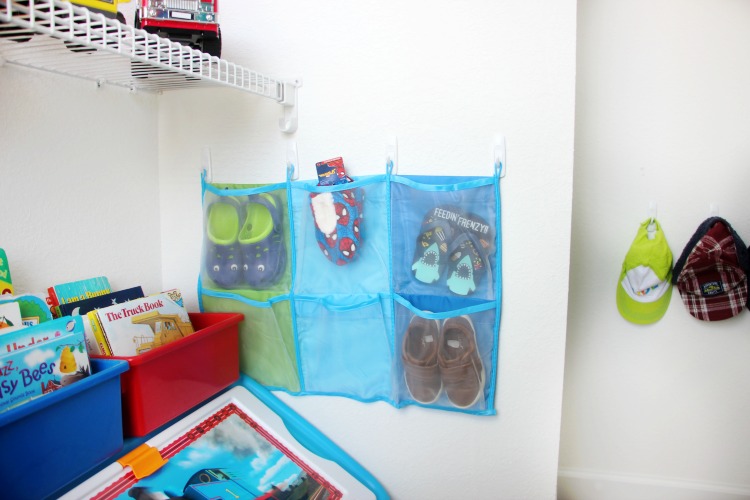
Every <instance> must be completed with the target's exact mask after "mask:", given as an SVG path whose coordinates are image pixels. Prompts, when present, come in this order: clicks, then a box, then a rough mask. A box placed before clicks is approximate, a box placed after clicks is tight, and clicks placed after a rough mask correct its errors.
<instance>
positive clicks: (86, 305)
mask: <svg viewBox="0 0 750 500" xmlns="http://www.w3.org/2000/svg"><path fill="white" fill-rule="evenodd" d="M144 296H145V294H144V293H143V288H141V287H140V286H134V287H132V288H126V289H125V290H117V291H114V292H109V293H105V294H104V295H98V296H96V297H91V298H90V299H83V300H76V301H74V302H68V303H67V304H60V314H62V315H63V316H83V315H84V314H86V313H88V312H90V311H93V310H95V309H101V308H102V307H109V306H114V305H117V304H122V303H124V302H127V301H129V300H133V299H140V298H141V297H144Z"/></svg>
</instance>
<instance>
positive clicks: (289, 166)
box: [286, 141, 299, 181]
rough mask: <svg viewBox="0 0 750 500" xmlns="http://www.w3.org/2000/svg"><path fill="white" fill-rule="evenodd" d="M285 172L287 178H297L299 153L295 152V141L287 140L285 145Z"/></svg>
mask: <svg viewBox="0 0 750 500" xmlns="http://www.w3.org/2000/svg"><path fill="white" fill-rule="evenodd" d="M286 173H287V177H288V178H289V180H292V181H293V180H296V179H298V178H299V155H298V153H297V143H296V142H294V141H289V143H288V144H287V146H286Z"/></svg>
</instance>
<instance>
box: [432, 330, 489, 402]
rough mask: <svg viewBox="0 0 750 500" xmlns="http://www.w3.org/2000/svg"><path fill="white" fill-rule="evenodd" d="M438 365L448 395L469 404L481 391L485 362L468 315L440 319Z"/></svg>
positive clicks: (454, 400) (450, 398) (479, 395)
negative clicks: (441, 323)
mask: <svg viewBox="0 0 750 500" xmlns="http://www.w3.org/2000/svg"><path fill="white" fill-rule="evenodd" d="M438 366H439V367H440V376H441V378H442V380H443V386H444V387H445V392H446V394H447V395H448V399H449V400H450V402H451V403H453V405H454V406H456V407H458V408H468V407H470V406H472V405H473V404H474V403H476V402H477V401H478V400H479V398H480V397H481V396H482V395H483V394H484V365H482V360H481V358H480V357H479V352H478V350H477V336H476V332H475V331H474V325H473V324H472V323H471V320H470V319H469V318H468V316H459V317H456V318H448V319H446V320H445V322H443V329H442V331H441V333H440V349H439V350H438Z"/></svg>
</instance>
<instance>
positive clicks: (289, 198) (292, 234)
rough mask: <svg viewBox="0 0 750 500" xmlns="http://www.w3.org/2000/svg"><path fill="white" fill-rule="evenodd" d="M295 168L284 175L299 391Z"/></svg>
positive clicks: (301, 374) (302, 381)
mask: <svg viewBox="0 0 750 500" xmlns="http://www.w3.org/2000/svg"><path fill="white" fill-rule="evenodd" d="M295 168H297V167H296V166H294V167H292V168H288V169H287V173H286V203H287V213H288V214H289V227H290V231H289V247H290V248H289V252H290V253H291V256H292V259H291V273H292V282H291V284H290V285H289V300H290V301H291V303H290V304H289V309H290V311H289V312H290V314H291V319H290V321H291V323H292V336H293V337H294V354H295V356H294V359H295V360H296V362H297V378H298V380H299V386H300V389H302V390H304V388H305V372H304V371H302V356H301V353H300V347H299V338H298V336H297V332H298V331H299V329H298V328H297V308H296V307H294V300H295V297H294V290H295V288H296V284H297V283H296V282H297V280H296V276H297V238H296V236H295V231H294V206H293V203H292V201H293V200H292V184H293V183H292V174H293V173H294V169H295Z"/></svg>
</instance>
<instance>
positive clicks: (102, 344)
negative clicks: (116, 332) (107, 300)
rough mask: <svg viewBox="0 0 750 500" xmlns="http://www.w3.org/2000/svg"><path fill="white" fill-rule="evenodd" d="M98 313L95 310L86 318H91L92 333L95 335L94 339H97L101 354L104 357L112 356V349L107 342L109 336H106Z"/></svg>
mask: <svg viewBox="0 0 750 500" xmlns="http://www.w3.org/2000/svg"><path fill="white" fill-rule="evenodd" d="M96 312H97V311H96V310H94V311H91V312H89V313H87V314H86V316H87V317H88V318H89V321H90V322H91V331H92V332H93V333H94V338H95V339H96V344H97V346H99V351H100V352H99V353H100V354H102V355H103V356H111V355H112V349H111V347H110V346H109V342H108V341H107V336H106V335H104V330H103V329H102V324H101V323H100V322H99V315H98V314H97V313H96Z"/></svg>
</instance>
